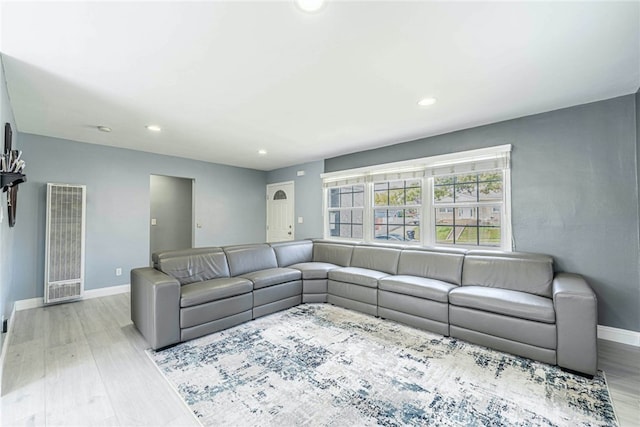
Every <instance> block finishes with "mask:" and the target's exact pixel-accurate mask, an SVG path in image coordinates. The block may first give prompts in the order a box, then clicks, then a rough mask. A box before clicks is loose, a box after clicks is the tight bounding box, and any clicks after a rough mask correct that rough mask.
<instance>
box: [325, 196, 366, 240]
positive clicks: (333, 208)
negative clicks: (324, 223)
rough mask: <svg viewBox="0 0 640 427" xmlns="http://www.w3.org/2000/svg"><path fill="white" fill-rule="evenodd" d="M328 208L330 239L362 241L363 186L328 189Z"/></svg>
mask: <svg viewBox="0 0 640 427" xmlns="http://www.w3.org/2000/svg"><path fill="white" fill-rule="evenodd" d="M328 206H329V231H330V235H331V237H343V238H353V239H362V237H363V235H364V233H363V227H364V225H363V209H364V185H349V186H345V187H337V188H332V189H330V190H329V201H328Z"/></svg>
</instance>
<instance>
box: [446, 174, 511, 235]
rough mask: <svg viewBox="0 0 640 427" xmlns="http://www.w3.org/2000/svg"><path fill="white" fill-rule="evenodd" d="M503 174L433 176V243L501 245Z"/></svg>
mask: <svg viewBox="0 0 640 427" xmlns="http://www.w3.org/2000/svg"><path fill="white" fill-rule="evenodd" d="M503 186H504V183H503V176H502V171H495V172H483V173H472V174H464V175H453V176H445V177H436V178H435V179H434V186H433V202H434V205H435V219H436V221H435V222H436V243H445V244H457V245H470V246H500V244H501V240H502V236H501V228H502V220H501V218H502V200H503Z"/></svg>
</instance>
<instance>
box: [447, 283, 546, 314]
mask: <svg viewBox="0 0 640 427" xmlns="http://www.w3.org/2000/svg"><path fill="white" fill-rule="evenodd" d="M449 302H450V303H451V305H456V306H460V307H469V308H473V309H476V310H482V311H489V312H492V313H498V314H504V315H506V316H511V317H519V318H521V319H527V320H534V321H536V322H543V323H555V321H556V315H555V311H554V309H553V301H552V300H551V299H550V298H544V297H540V296H537V295H531V294H527V293H525V292H518V291H510V290H507V289H495V288H486V287H483V286H462V287H459V288H456V289H453V290H452V291H451V292H450V293H449Z"/></svg>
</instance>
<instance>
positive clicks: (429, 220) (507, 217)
mask: <svg viewBox="0 0 640 427" xmlns="http://www.w3.org/2000/svg"><path fill="white" fill-rule="evenodd" d="M511 149H512V147H511V144H506V145H499V146H495V147H488V148H481V149H477V150H469V151H463V152H458V153H450V154H444V155H439V156H432V157H424V158H420V159H414V160H408V161H402V162H394V163H386V164H381V165H374V166H369V167H364V168H357V169H349V170H345V171H338V172H330V173H325V174H322V175H321V178H322V181H323V188H324V191H323V216H324V238H325V239H329V240H347V241H358V242H365V243H374V242H375V243H380V241H376V240H375V239H374V229H373V227H374V220H373V215H374V210H375V207H374V206H373V193H374V191H373V182H374V181H376V182H381V181H393V180H399V179H405V178H403V177H412V178H418V177H420V178H421V179H422V205H421V208H420V209H421V213H420V225H421V227H420V242H410V241H402V243H403V244H407V245H410V244H414V245H420V246H435V245H436V236H435V214H434V212H435V210H434V208H435V206H434V204H433V181H434V177H435V176H443V175H454V174H455V175H459V174H464V173H474V172H476V171H477V172H482V171H484V170H487V171H488V170H492V169H493V170H496V169H499V170H501V171H502V173H503V200H502V218H501V245H500V247H496V246H475V245H474V246H464V245H459V244H456V245H446V244H438V245H439V246H451V247H462V248H476V249H478V248H487V249H501V250H505V251H511V250H512V247H513V244H512V225H511V168H510V167H511V165H510V163H511ZM380 177H385V179H380ZM407 179H408V178H407ZM354 184H364V200H365V206H364V209H363V221H362V222H363V238H362V239H357V238H336V237H333V236H331V233H330V229H329V215H328V211H329V209H330V208H329V206H328V194H329V193H328V189H329V188H331V187H338V186H344V185H354Z"/></svg>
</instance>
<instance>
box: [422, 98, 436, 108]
mask: <svg viewBox="0 0 640 427" xmlns="http://www.w3.org/2000/svg"><path fill="white" fill-rule="evenodd" d="M435 103H436V99H435V98H422V99H421V100H420V101H418V105H419V106H421V107H428V106H429V105H433V104H435Z"/></svg>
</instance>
